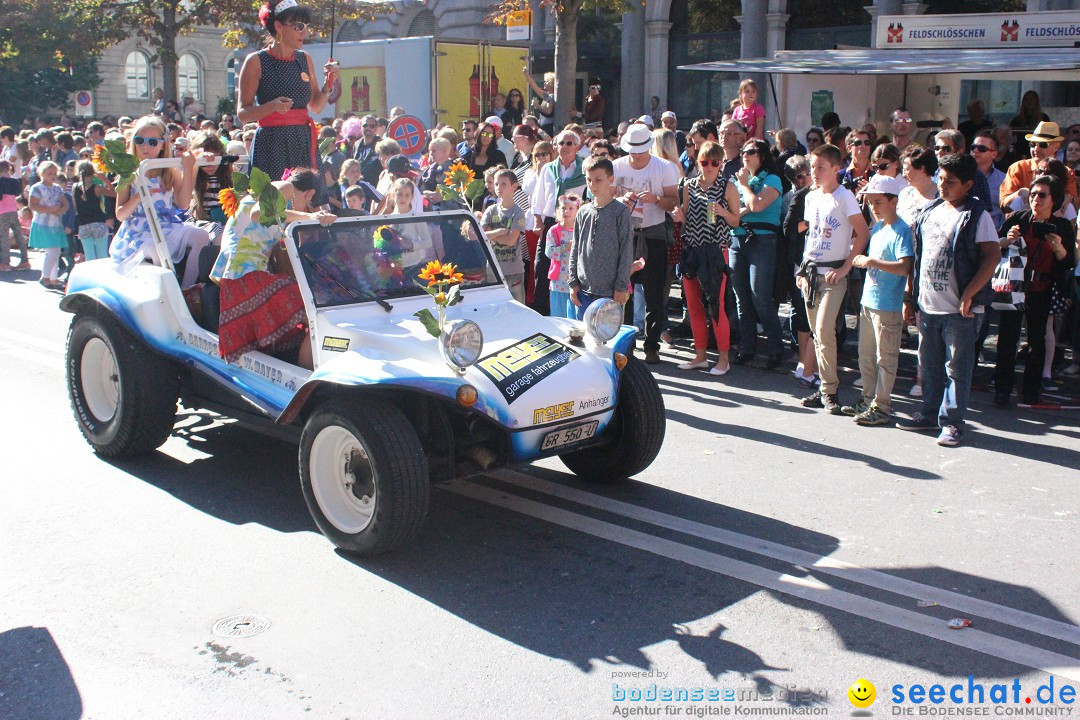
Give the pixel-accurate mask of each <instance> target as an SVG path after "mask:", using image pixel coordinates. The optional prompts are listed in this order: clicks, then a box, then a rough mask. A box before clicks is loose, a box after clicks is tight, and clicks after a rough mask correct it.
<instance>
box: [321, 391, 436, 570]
mask: <svg viewBox="0 0 1080 720" xmlns="http://www.w3.org/2000/svg"><path fill="white" fill-rule="evenodd" d="M359 405H360V404H359V403H349V404H346V403H328V404H326V405H324V406H323V407H320V408H319V409H317V410H316V411H315V412H314V413H313V414H312V416H311V417H310V418H309V419H308V421H307V424H306V425H305V426H304V431H303V434H302V435H301V438H300V484H301V487H302V489H303V492H304V500H305V501H306V502H307V506H308V510H310V511H311V516H312V517H313V518H314V519H315V524H316V525H318V527H319V530H321V531H322V533H323V534H324V535H326V537H327V538H329V540H330V541H331V542H333V543H334V545H336V546H337V547H339V548H341V549H342V550H346V551H349V552H353V553H358V554H362V555H375V554H378V553H381V552H386V551H388V550H392V549H394V548H396V547H398V546H400V545H402V544H404V543H406V542H408V541H409V540H411V539H412V538H413V537H415V535H416V534H417V533H418V532H419V530H420V528H421V526H422V525H423V522H424V517H425V516H426V515H427V509H428V502H429V498H430V493H431V488H430V484H429V482H428V466H427V458H426V456H425V455H424V450H423V447H422V446H421V444H420V439H419V437H417V435H416V431H415V430H414V429H413V426H412V425H411V424H410V423H409V421H408V419H406V417H405V416H404V415H403V414H402V413H401V411H400V410H398V409H397V408H396V407H395V406H394V405H391V404H389V403H385V402H380V401H371V400H366V401H365V402H364V403H363V404H362V406H360V407H356V406H359Z"/></svg>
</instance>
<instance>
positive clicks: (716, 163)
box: [698, 150, 757, 167]
mask: <svg viewBox="0 0 1080 720" xmlns="http://www.w3.org/2000/svg"><path fill="white" fill-rule="evenodd" d="M754 152H757V150H755V151H754ZM744 154H745V153H744ZM698 165H700V166H701V167H720V161H719V160H698Z"/></svg>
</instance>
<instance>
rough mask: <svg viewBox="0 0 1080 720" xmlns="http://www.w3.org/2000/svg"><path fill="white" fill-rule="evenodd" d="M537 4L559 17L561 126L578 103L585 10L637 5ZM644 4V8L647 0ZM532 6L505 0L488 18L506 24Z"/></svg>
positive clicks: (621, 1)
mask: <svg viewBox="0 0 1080 720" xmlns="http://www.w3.org/2000/svg"><path fill="white" fill-rule="evenodd" d="M534 3H535V5H536V9H537V10H540V11H549V12H551V14H552V15H554V16H555V122H556V124H557V125H558V124H559V123H565V122H567V121H568V120H569V118H570V108H571V106H572V105H573V102H574V101H573V98H574V76H575V75H577V60H578V50H577V40H578V20H579V19H580V17H581V11H582V10H595V9H605V10H617V11H623V10H631V9H635V7H637V6H636V5H635V3H632V2H629V1H628V0H534ZM640 5H641V7H643V6H644V3H643V2H642V3H641V4H640ZM529 9H530V8H529V0H502V2H500V3H499V4H498V5H497V6H496V7H495V8H494V9H493V10H492V11H491V14H490V15H488V20H489V21H490V22H493V23H495V24H496V25H504V24H506V21H507V19H508V18H509V17H510V14H511V13H514V12H520V11H522V10H529ZM638 9H640V8H638Z"/></svg>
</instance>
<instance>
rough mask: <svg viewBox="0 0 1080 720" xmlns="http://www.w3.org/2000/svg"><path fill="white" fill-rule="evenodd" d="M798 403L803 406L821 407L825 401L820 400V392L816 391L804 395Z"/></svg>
mask: <svg viewBox="0 0 1080 720" xmlns="http://www.w3.org/2000/svg"><path fill="white" fill-rule="evenodd" d="M799 404H800V405H802V406H803V407H805V408H823V407H825V403H824V402H823V401H822V400H821V393H819V392H816V393H814V394H813V395H807V396H806V397H804V398H803V399H802V400H800V401H799Z"/></svg>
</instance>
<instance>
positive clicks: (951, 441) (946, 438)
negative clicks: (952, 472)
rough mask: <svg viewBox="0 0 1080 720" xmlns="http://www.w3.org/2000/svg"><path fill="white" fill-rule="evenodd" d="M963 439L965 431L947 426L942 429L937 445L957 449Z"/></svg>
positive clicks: (953, 426)
mask: <svg viewBox="0 0 1080 720" xmlns="http://www.w3.org/2000/svg"><path fill="white" fill-rule="evenodd" d="M963 437H964V431H963V430H961V429H960V428H958V427H956V426H955V425H946V426H945V427H943V428H941V433H940V434H939V435H938V436H937V444H938V445H941V446H943V447H956V446H957V445H959V444H960V439H961V438H963Z"/></svg>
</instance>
